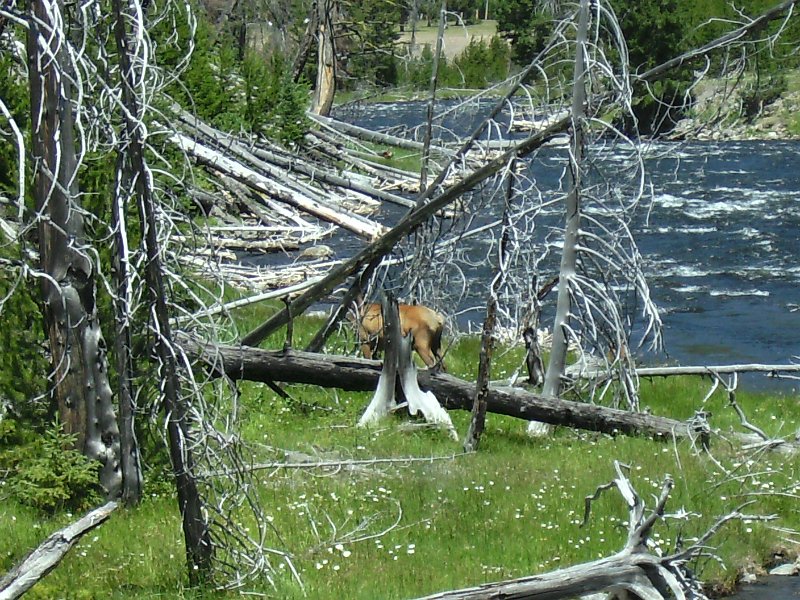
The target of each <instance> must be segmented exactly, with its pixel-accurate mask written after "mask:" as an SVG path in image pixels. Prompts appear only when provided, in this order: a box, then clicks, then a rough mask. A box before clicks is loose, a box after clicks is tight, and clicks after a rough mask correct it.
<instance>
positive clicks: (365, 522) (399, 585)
mask: <svg viewBox="0 0 800 600" xmlns="http://www.w3.org/2000/svg"><path fill="white" fill-rule="evenodd" d="M262 311H263V309H262V308H260V307H251V308H245V309H238V311H237V316H238V317H240V318H241V319H243V321H242V322H241V323H240V329H241V330H242V331H247V330H249V329H250V328H251V327H252V326H254V325H256V324H258V323H259V322H260V321H261V319H262V318H263V312H262ZM317 325H318V321H317V322H309V321H306V320H301V321H299V322H298V323H297V324H296V327H295V339H296V342H297V343H296V345H297V346H298V347H302V345H303V342H304V341H305V340H307V339H309V338H310V336H311V335H312V334H313V332H314V330H315V328H316V326H317ZM282 342H283V334H282V333H278V334H276V335H274V336H272V338H271V339H270V340H269V341H268V343H267V344H265V347H275V348H277V347H280V346H281V345H282ZM348 344H351V345H352V342H347V341H346V340H345V339H344V338H339V339H337V340H334V341H332V342H331V344H330V347H331V349H332V350H337V349H344V348H345V347H347V346H348ZM504 350H508V351H507V352H506V351H504ZM477 355H478V342H477V340H475V339H464V340H460V341H458V342H457V343H456V344H454V345H453V347H452V348H451V349H450V353H449V354H448V358H447V360H448V367H449V369H450V371H451V372H453V373H455V374H457V375H460V376H463V377H466V378H468V379H469V378H474V376H475V370H476V363H477ZM497 357H498V364H496V366H495V369H494V372H493V374H492V376H493V377H494V378H501V377H504V376H507V375H508V374H510V372H511V371H513V370H514V369H515V368H516V367H517V366H518V365H519V363H520V362H521V357H522V352H521V349H519V348H514V349H503V350H501V351H498V352H497ZM641 387H642V405H643V406H647V407H649V408H650V409H651V410H652V411H653V412H654V413H656V414H662V415H665V416H671V417H674V418H681V419H682V418H686V417H688V416H691V415H692V414H693V412H694V411H695V410H696V409H697V408H699V403H700V401H701V400H702V398H703V397H704V396H705V393H706V390H707V389H708V382H707V381H702V380H699V379H697V378H686V377H680V378H678V377H676V378H669V379H658V380H654V381H643V382H642V386H641ZM288 389H289V391H290V393H291V394H292V397H293V400H290V401H287V400H283V399H281V398H279V397H276V395H275V394H274V393H273V392H272V391H271V390H269V389H268V388H267V387H266V386H262V385H261V384H257V383H252V382H243V383H242V384H241V392H242V394H241V413H240V425H241V429H242V434H243V436H244V438H245V439H246V440H248V442H249V445H248V449H249V452H250V453H251V455H252V460H253V462H254V463H259V462H267V461H272V460H276V459H278V460H281V454H280V453H277V454H276V453H275V452H274V451H273V450H271V449H273V448H277V449H286V450H295V451H300V452H304V453H307V454H311V455H316V456H319V457H320V459H331V458H334V457H339V458H342V459H365V460H366V459H370V458H374V457H379V458H390V457H398V458H399V457H417V458H423V459H429V460H422V461H416V462H410V461H407V462H396V463H381V464H375V465H362V466H360V467H359V468H358V469H357V470H344V469H342V470H333V469H327V470H308V469H305V470H301V469H265V470H261V471H257V472H256V473H255V483H256V485H257V497H258V501H259V504H260V506H261V507H262V509H263V511H264V513H265V514H266V515H268V517H269V518H270V519H271V520H272V525H274V527H275V528H276V531H277V532H279V533H280V540H282V541H280V540H279V539H278V538H277V537H276V536H271V537H269V538H268V539H267V545H269V546H271V547H276V548H280V549H282V550H285V551H287V552H289V553H290V554H291V556H292V559H293V563H294V565H295V566H296V568H297V569H298V571H299V573H300V575H301V577H302V581H303V584H304V586H305V593H306V594H307V595H306V596H304V595H303V592H302V591H301V590H300V588H299V587H298V585H297V584H296V582H294V581H293V580H292V578H291V577H290V576H289V575H288V574H287V573H286V572H287V568H286V567H285V566H283V567H281V566H280V565H281V561H280V560H279V559H277V558H276V557H273V558H272V562H273V564H274V565H278V566H277V569H278V575H277V578H276V584H277V586H278V587H277V590H273V589H272V588H271V587H270V586H269V584H268V583H267V582H264V581H256V582H251V583H250V584H249V585H248V587H247V588H246V589H247V591H249V592H258V593H264V594H267V595H268V596H270V597H277V598H287V599H292V598H298V599H299V598H303V597H307V598H312V599H316V598H320V599H322V598H347V599H354V600H357V599H365V600H366V599H374V598H382V599H394V598H396V599H400V598H412V597H416V596H420V595H424V594H430V593H433V592H436V591H440V590H444V589H449V588H458V587H464V586H469V585H476V584H479V583H482V582H487V581H496V580H502V579H507V578H511V577H517V576H522V575H528V574H532V573H541V572H546V571H550V570H553V569H556V568H559V567H565V566H568V565H573V564H576V563H581V562H585V561H590V560H594V559H597V558H600V557H603V556H608V555H610V554H612V553H614V552H616V551H617V550H619V549H620V548H621V547H622V545H623V544H624V540H625V534H626V531H625V524H626V522H627V513H626V510H625V505H624V501H623V500H622V498H621V497H620V495H619V494H618V493H617V492H616V491H613V490H612V491H609V492H606V493H605V494H604V495H603V496H602V497H601V498H600V499H599V500H598V501H597V502H596V503H595V505H594V506H593V510H592V514H591V517H590V520H589V523H588V524H587V525H586V526H585V527H580V522H581V520H582V517H583V507H584V497H585V496H587V495H590V494H592V493H593V492H594V491H595V489H596V488H597V486H598V485H601V484H604V483H607V482H609V481H611V480H612V479H613V478H614V476H615V472H614V468H613V464H614V461H615V460H619V461H621V462H623V463H626V464H628V465H629V466H630V477H631V480H632V482H633V485H634V486H635V488H636V489H637V490H638V492H639V493H640V495H641V496H642V498H643V499H644V500H645V502H646V503H647V504H648V506H652V504H653V499H654V496H656V495H657V494H658V492H659V490H660V488H661V485H662V482H663V479H664V477H665V476H666V474H668V473H669V474H671V475H672V476H673V477H674V479H675V488H674V490H673V493H672V495H671V498H670V500H669V502H668V505H667V510H668V512H677V511H679V510H681V509H685V510H686V511H689V512H691V513H693V514H694V516H693V518H691V519H689V520H667V521H666V522H663V523H659V524H658V525H657V526H656V529H655V531H656V533H657V536H658V537H655V538H654V541H655V542H656V544H657V545H658V546H659V548H662V549H663V550H664V551H668V550H669V549H671V548H672V546H673V545H674V544H675V542H676V540H678V538H679V537H680V538H682V539H684V540H688V539H690V538H692V537H693V536H697V535H699V534H701V533H702V532H703V531H705V529H706V528H707V527H709V526H710V525H711V524H712V523H713V522H714V521H715V519H717V518H718V517H719V516H721V515H723V514H725V513H727V512H728V511H731V510H733V509H734V508H735V507H737V506H739V505H740V504H741V503H742V502H743V501H745V500H747V499H754V500H756V501H757V502H756V503H755V504H754V505H753V506H749V507H747V509H746V512H748V513H753V514H763V515H767V514H776V515H778V517H779V520H778V521H776V522H775V523H770V524H764V523H759V522H752V523H743V522H734V523H731V524H729V525H727V526H726V527H725V528H724V529H723V530H722V531H721V533H720V534H719V535H718V536H716V537H715V538H714V539H713V540H712V543H713V544H714V545H716V546H718V552H719V554H720V556H722V557H723V558H724V559H725V562H726V564H727V566H728V567H729V568H728V570H727V571H723V570H722V569H721V568H720V566H719V565H718V564H717V563H716V562H714V561H707V562H705V563H703V564H701V565H697V567H698V568H699V570H700V574H701V576H703V577H704V578H706V579H714V580H718V581H721V582H723V583H726V584H730V583H731V582H732V581H733V580H734V578H735V575H736V572H737V571H736V569H737V567H738V566H740V565H742V564H746V563H756V564H760V563H762V562H763V561H765V560H766V559H767V558H768V557H769V556H770V553H771V552H772V551H773V550H774V549H775V548H776V547H778V546H782V547H788V548H789V549H790V550H791V551H796V547H793V546H792V545H791V544H789V543H788V542H785V541H781V539H780V536H779V535H778V534H776V533H775V532H774V531H772V530H770V529H769V528H768V527H769V526H771V525H777V526H781V527H787V528H790V529H798V528H799V527H800V514H798V513H799V512H800V503H798V502H797V494H798V492H799V491H800V487H799V486H800V484H798V483H797V482H798V474H799V473H798V471H799V470H800V461H798V459H797V458H788V457H785V456H782V455H778V454H764V455H757V456H744V455H742V456H739V455H737V454H736V452H735V450H734V447H733V446H732V445H727V444H725V443H723V442H721V441H719V440H717V441H716V442H715V444H714V447H713V448H712V451H713V454H714V457H715V458H716V460H717V461H718V464H717V463H715V462H714V461H712V460H710V459H709V458H708V457H707V456H704V455H698V454H697V453H696V452H694V450H693V448H692V447H691V444H690V443H689V442H679V443H677V444H673V443H659V442H654V441H651V440H648V439H644V438H627V437H621V436H620V437H611V436H607V435H600V434H596V433H593V432H581V431H573V430H570V429H568V428H558V429H557V430H556V432H555V433H554V435H553V436H551V437H549V438H545V439H530V438H528V437H527V436H526V433H525V429H526V425H527V423H525V422H523V421H520V420H516V419H512V418H507V417H501V416H497V415H489V418H488V423H487V429H486V432H485V434H484V437H483V439H482V442H481V446H480V449H479V452H478V453H476V454H472V455H461V445H460V443H457V442H454V441H452V440H450V439H449V438H448V437H447V436H446V435H445V434H444V433H443V432H441V431H438V430H435V429H430V428H427V427H423V426H421V425H420V423H419V422H418V421H416V420H414V419H409V418H408V417H407V416H402V415H395V416H393V417H391V418H390V419H388V420H387V421H386V422H384V423H381V424H380V425H379V426H377V427H374V428H371V429H365V428H359V427H357V426H356V422H357V420H358V418H359V416H360V415H361V413H362V412H363V410H364V408H365V406H366V404H367V403H368V401H369V398H370V394H369V393H350V392H341V391H337V390H328V389H320V388H315V387H312V386H289V388H288ZM737 399H738V400H739V402H740V403H741V405H742V406H743V407H744V408H745V410H746V411H747V414H748V416H749V417H750V419H751V420H752V421H753V422H754V423H756V424H758V425H759V426H761V427H762V428H764V429H765V430H767V431H769V432H770V433H772V434H779V433H783V434H786V433H790V432H793V431H795V430H796V429H797V428H798V406H797V400H796V399H794V398H788V397H775V396H764V395H758V394H745V393H741V394H739V397H738V398H737ZM725 403H726V398H725V396H724V395H723V394H721V393H719V392H718V393H717V394H715V395H714V396H713V397H712V398H711V399H709V401H708V402H707V404H706V406H705V408H706V409H707V410H709V411H711V412H712V413H713V414H714V419H715V420H714V424H715V425H716V426H719V427H721V428H722V429H723V430H724V431H727V430H728V429H730V428H733V427H734V426H735V425H736V423H737V418H736V416H735V415H734V414H733V411H731V410H730V409H728V408H726V405H725ZM778 415H780V416H778ZM452 417H453V421H454V424H455V426H456V429H457V430H458V432H459V433H460V434H461V435H462V436H463V434H464V432H465V431H466V428H467V424H468V421H469V414H468V413H467V412H465V411H458V412H453V413H452ZM439 457H445V458H439ZM750 460H752V461H753V462H748V461H750ZM719 465H722V466H724V467H725V468H726V469H728V470H729V471H730V473H731V475H730V476H723V474H722V472H721V471H720V467H719ZM165 489H166V488H164V486H160V487H158V488H153V489H151V490H149V491H148V494H147V495H146V497H145V499H144V501H143V503H142V505H141V506H140V507H138V508H136V509H133V510H130V511H120V512H119V513H118V514H115V515H114V516H112V518H111V519H110V520H109V522H107V523H106V524H104V525H103V526H101V527H100V528H99V529H97V530H95V531H94V532H92V533H90V534H89V535H88V536H86V538H84V539H83V540H82V541H81V542H80V543H79V544H78V545H77V547H76V548H75V549H73V550H72V551H71V552H70V553H69V555H68V556H67V558H66V559H65V560H64V562H63V563H62V564H61V565H60V566H59V567H58V568H57V569H56V570H55V571H54V572H53V573H51V574H50V575H48V576H47V577H46V578H45V580H44V581H43V582H42V583H40V584H39V585H37V586H36V587H35V588H34V589H33V591H32V593H31V596H30V597H32V598H51V597H55V596H58V597H65V598H87V599H88V598H129V597H136V598H206V597H216V596H225V594H223V593H221V592H220V593H212V592H202V591H198V590H192V589H190V588H188V587H187V584H186V580H187V578H186V573H185V570H184V565H185V559H184V553H183V546H182V536H181V529H180V521H179V516H178V514H177V506H176V502H175V500H174V499H173V498H172V497H171V493H170V492H169V491H165ZM766 492H781V493H782V494H783V495H777V494H770V495H761V494H766ZM754 494H759V495H754ZM248 518H249V517H246V516H242V519H243V520H245V522H247V521H246V519H248ZM69 520H70V517H69V516H68V515H64V514H60V515H57V516H55V517H50V518H47V517H44V516H42V515H39V514H37V513H35V512H33V511H31V510H29V509H26V508H25V507H22V506H20V505H18V504H16V503H14V502H12V501H10V500H8V499H6V500H4V501H2V502H0V569H2V570H5V569H7V568H9V567H10V566H11V565H12V564H14V563H15V562H16V561H18V560H19V559H20V558H21V557H22V556H23V555H24V554H25V553H26V552H27V551H28V550H29V549H31V548H32V547H34V546H35V545H36V544H38V543H39V542H40V541H41V540H42V539H43V538H44V537H45V536H46V535H47V534H49V533H50V532H51V531H53V530H55V529H57V528H58V527H59V526H62V525H63V524H65V523H67V522H68V521H69ZM789 537H791V536H789ZM794 537H797V536H794ZM357 538H358V539H360V541H357ZM230 595H233V594H232V593H231V594H230Z"/></svg>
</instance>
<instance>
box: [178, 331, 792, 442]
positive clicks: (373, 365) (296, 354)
mask: <svg viewBox="0 0 800 600" xmlns="http://www.w3.org/2000/svg"><path fill="white" fill-rule="evenodd" d="M176 339H177V341H176V343H177V344H178V345H179V346H180V347H181V348H182V349H183V351H184V352H185V353H186V354H187V355H188V356H189V357H191V358H194V359H198V360H201V361H203V362H205V363H206V364H207V365H208V366H210V367H211V368H213V369H214V370H216V371H218V372H221V373H224V374H226V375H228V376H229V377H232V378H234V379H246V380H248V381H260V382H267V381H274V382H278V381H280V382H284V383H307V384H312V385H319V386H321V387H326V388H339V389H342V390H346V391H362V392H365V391H374V390H375V388H376V387H377V385H378V379H379V377H380V373H381V367H382V362H381V361H377V360H367V359H364V358H356V357H352V356H341V355H333V354H316V353H313V352H302V351H299V350H289V351H287V352H284V351H283V350H277V351H272V350H262V349H260V348H254V347H250V346H226V345H221V344H214V343H212V342H206V341H202V340H197V339H194V338H192V337H190V336H188V335H187V334H185V333H183V334H179V335H176ZM419 384H420V387H422V388H424V389H427V390H430V391H432V392H433V393H434V394H435V395H436V397H437V398H438V399H439V402H440V404H441V405H442V406H443V407H444V408H446V409H449V410H454V409H459V410H471V409H472V404H473V401H474V396H475V383H474V382H472V381H465V380H463V379H459V378H458V377H454V376H453V375H450V374H448V373H442V372H437V371H432V370H431V369H424V370H422V371H420V372H419ZM487 409H488V411H489V412H492V413H495V414H500V415H506V416H509V417H515V418H518V419H524V420H526V421H534V420H535V421H541V422H543V423H549V424H551V425H563V426H566V427H572V428H576V429H585V430H588V431H597V432H600V433H607V434H610V435H616V434H624V435H645V436H649V437H653V438H656V439H685V438H689V439H697V438H700V437H701V434H702V435H703V436H707V435H708V433H709V432H710V427H709V426H708V423H707V422H705V421H704V420H702V419H700V420H696V419H690V420H688V421H678V420H675V419H670V418H667V417H659V416H656V415H652V414H647V413H637V412H630V411H627V410H620V409H617V408H608V407H605V406H598V405H596V404H586V403H584V402H575V401H572V400H563V399H560V398H547V397H544V396H542V395H541V394H536V393H533V392H529V391H527V390H524V389H521V388H516V387H499V386H492V387H490V388H489V391H488V398H487ZM726 436H727V437H729V438H731V439H732V440H735V441H736V442H737V443H739V444H743V445H744V448H745V449H753V448H756V447H757V448H761V449H764V450H776V451H779V452H784V453H792V452H796V451H797V450H798V449H800V448H799V446H798V444H797V442H795V441H788V440H784V439H764V438H763V437H761V436H759V435H756V434H747V433H732V434H726ZM702 443H706V440H705V439H704V440H703V441H702Z"/></svg>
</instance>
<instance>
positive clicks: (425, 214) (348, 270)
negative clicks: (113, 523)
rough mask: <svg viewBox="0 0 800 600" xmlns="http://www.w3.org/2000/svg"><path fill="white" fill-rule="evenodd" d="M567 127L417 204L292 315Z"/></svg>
mask: <svg viewBox="0 0 800 600" xmlns="http://www.w3.org/2000/svg"><path fill="white" fill-rule="evenodd" d="M568 126H569V119H562V120H561V121H559V122H558V123H556V124H554V125H553V126H552V127H549V128H548V129H547V130H545V131H542V132H540V133H537V134H534V135H532V136H531V137H529V138H527V139H525V140H523V141H522V142H520V143H519V144H517V145H516V146H514V148H512V149H510V150H508V151H507V152H505V153H504V154H503V155H501V156H498V157H497V158H495V159H493V160H491V161H489V162H488V163H486V165H484V166H483V167H481V168H480V169H478V170H477V171H473V172H472V173H470V174H469V175H467V176H466V177H464V178H463V179H461V180H460V181H458V182H457V183H455V184H454V185H452V186H451V187H449V188H447V190H446V191H444V192H442V193H441V194H439V195H438V196H436V197H434V198H431V199H430V200H429V201H428V202H427V203H426V204H424V205H418V207H417V208H415V209H414V210H412V211H409V213H408V214H407V215H406V216H405V217H403V219H401V221H400V222H399V223H398V224H397V225H396V226H395V227H393V228H392V229H390V230H389V231H388V232H386V233H385V234H384V235H383V236H381V237H380V238H379V239H377V240H375V241H374V242H372V243H371V244H370V245H369V246H367V247H366V248H364V249H363V250H362V251H361V252H359V253H358V254H356V255H355V256H353V257H352V258H350V259H348V260H347V261H346V262H345V263H343V264H342V265H341V266H340V267H338V268H337V269H334V270H332V271H331V272H330V273H328V275H327V276H326V277H325V279H323V280H322V281H320V282H319V283H318V284H317V285H315V286H314V287H313V288H311V289H309V290H308V291H306V292H304V293H303V294H301V295H300V296H299V297H298V298H296V299H295V300H294V301H293V302H292V314H294V315H299V314H302V313H303V311H305V310H306V309H307V308H308V307H309V306H311V305H312V304H313V303H314V302H315V301H316V300H317V299H319V298H321V297H323V296H324V295H326V294H329V293H330V292H331V291H332V290H333V288H334V287H336V286H337V285H338V284H339V283H341V282H342V281H344V280H345V279H347V278H348V277H350V276H351V275H353V274H354V273H356V272H357V271H358V270H359V269H361V267H362V266H363V265H365V264H367V263H369V262H371V261H373V260H375V259H376V258H380V257H382V256H384V255H386V254H387V253H388V252H390V251H391V250H392V248H394V245H395V244H396V243H397V242H398V241H400V240H401V239H402V238H403V237H405V236H406V235H407V234H408V233H410V232H411V231H413V230H414V229H416V228H417V227H418V226H419V225H421V224H422V223H424V222H425V221H426V220H427V219H428V218H430V216H431V215H433V214H435V213H436V212H438V211H439V210H441V209H443V208H445V207H446V206H447V205H448V204H450V203H451V202H453V201H455V200H456V199H457V198H459V197H460V196H461V194H464V193H466V192H468V191H469V190H471V189H472V188H473V187H475V186H476V185H478V184H479V183H480V182H482V181H484V180H486V179H487V178H489V177H491V176H492V175H494V174H495V173H497V171H499V170H500V169H501V168H503V166H505V165H506V164H508V162H509V160H511V159H512V158H514V157H515V156H517V157H519V156H525V155H527V154H529V153H531V152H533V151H534V150H535V149H536V148H539V147H540V146H541V145H542V144H544V143H545V142H546V141H547V140H548V139H550V138H551V137H553V136H554V135H557V134H559V133H561V132H562V131H563V130H564V129H566V128H567V127H568ZM432 187H433V186H432ZM429 189H430V188H429ZM287 317H288V311H286V310H282V311H280V312H278V313H276V314H274V315H273V316H272V317H271V318H270V319H268V320H267V321H266V322H264V323H263V324H262V325H260V326H259V327H257V328H256V329H254V330H253V331H251V332H250V333H248V334H247V335H246V336H244V337H243V338H242V344H244V345H246V346H255V345H257V344H259V343H260V342H261V341H262V340H263V339H264V338H266V337H267V336H268V335H269V334H270V333H272V332H273V331H275V330H276V329H278V328H279V327H281V326H282V325H285V324H286V322H287Z"/></svg>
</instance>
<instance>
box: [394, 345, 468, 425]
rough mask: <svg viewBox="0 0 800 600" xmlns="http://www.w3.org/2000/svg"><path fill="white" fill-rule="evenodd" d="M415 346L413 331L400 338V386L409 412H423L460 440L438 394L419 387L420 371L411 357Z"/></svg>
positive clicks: (428, 419)
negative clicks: (440, 402)
mask: <svg viewBox="0 0 800 600" xmlns="http://www.w3.org/2000/svg"><path fill="white" fill-rule="evenodd" d="M413 346H414V336H413V334H412V333H411V332H409V334H408V335H406V336H404V337H402V338H401V339H400V353H399V360H400V364H399V365H398V372H399V374H400V386H401V387H402V389H403V395H404V396H405V398H406V403H407V404H408V412H409V414H411V415H416V414H418V413H422V415H423V416H424V417H425V421H426V422H428V423H433V424H434V425H438V426H440V427H443V428H444V429H446V430H447V432H448V434H449V435H450V437H451V438H452V439H453V440H455V441H458V433H456V428H455V427H454V426H453V421H452V419H450V415H449V414H447V411H446V410H444V408H443V407H442V405H441V404H439V400H438V399H437V398H436V395H435V394H434V393H433V392H431V391H424V392H423V391H422V390H421V389H420V387H419V371H418V370H417V366H416V365H415V364H414V361H413V360H412V358H411V352H412V350H413Z"/></svg>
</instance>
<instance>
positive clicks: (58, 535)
mask: <svg viewBox="0 0 800 600" xmlns="http://www.w3.org/2000/svg"><path fill="white" fill-rule="evenodd" d="M116 508H117V503H116V502H109V503H107V504H104V505H103V506H101V507H99V508H96V509H94V510H92V511H90V512H88V513H86V514H85V515H84V516H83V517H81V518H80V519H78V520H77V521H75V522H74V523H71V524H70V525H67V526H66V527H64V528H63V529H60V530H58V531H56V532H55V533H54V534H52V535H51V536H50V537H48V538H47V539H46V540H45V541H43V542H42V543H41V545H39V547H38V548H36V549H35V550H34V551H33V552H31V553H30V554H29V555H28V556H26V557H25V559H24V560H23V561H22V562H21V563H19V564H18V565H17V566H16V567H14V568H13V569H11V570H10V571H9V572H8V573H7V574H6V575H5V576H4V577H3V578H2V579H0V600H12V599H14V598H19V597H20V596H22V595H23V594H24V593H25V592H27V591H28V590H29V589H30V588H32V587H33V586H34V585H35V584H36V583H37V582H38V581H40V580H41V579H42V577H44V576H45V575H47V574H48V573H49V572H50V571H52V570H53V569H54V568H55V567H56V566H58V563H60V562H61V559H62V558H64V556H65V555H66V554H67V552H69V550H70V548H72V547H73V546H74V545H75V542H77V541H78V540H79V539H80V538H81V536H83V535H84V534H86V533H88V532H89V531H91V530H92V529H94V528H95V527H97V526H98V525H100V524H101V523H103V522H104V521H105V520H106V519H108V517H110V516H111V513H113V512H114V511H115V510H116Z"/></svg>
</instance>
